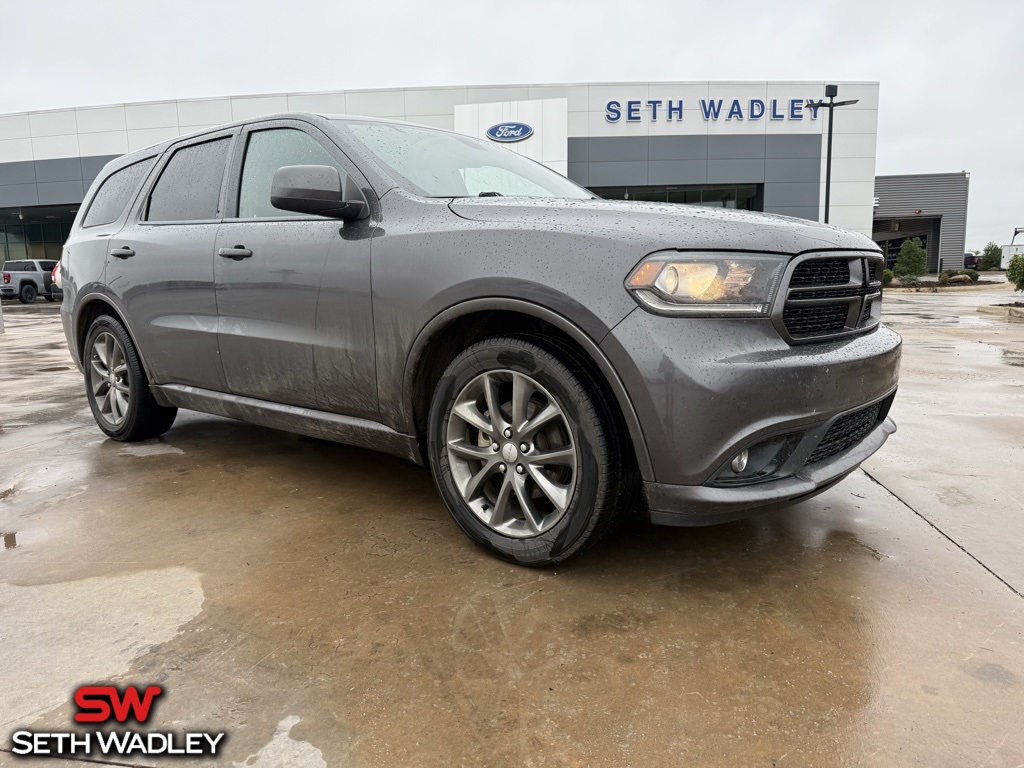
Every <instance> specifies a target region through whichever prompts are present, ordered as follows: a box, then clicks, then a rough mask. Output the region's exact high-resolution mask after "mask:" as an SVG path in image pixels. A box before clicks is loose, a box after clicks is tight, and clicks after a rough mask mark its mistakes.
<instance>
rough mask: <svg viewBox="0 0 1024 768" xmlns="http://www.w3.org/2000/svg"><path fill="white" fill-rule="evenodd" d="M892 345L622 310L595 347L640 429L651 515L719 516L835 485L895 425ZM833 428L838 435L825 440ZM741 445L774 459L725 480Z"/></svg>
mask: <svg viewBox="0 0 1024 768" xmlns="http://www.w3.org/2000/svg"><path fill="white" fill-rule="evenodd" d="M901 344H902V340H901V339H900V337H899V335H898V334H896V333H895V332H893V331H891V330H890V329H888V328H886V327H885V326H879V327H877V328H876V329H875V330H873V331H871V332H870V333H866V334H863V335H858V336H851V337H847V338H842V339H836V340H831V341H824V342H821V343H815V344H799V345H793V346H791V345H789V344H787V343H786V342H785V341H783V339H782V338H781V337H780V336H779V334H778V332H777V331H776V329H775V328H774V327H773V325H772V323H771V321H770V320H767V319H710V318H708V319H705V318H677V317H662V316H658V315H653V314H650V313H648V312H645V311H644V310H639V309H638V310H636V311H634V312H632V313H631V314H630V315H629V316H628V317H626V318H625V319H624V320H623V321H622V322H621V323H619V324H618V325H617V326H616V327H615V328H614V329H612V332H611V333H610V334H608V336H607V337H606V338H605V339H604V341H603V342H602V344H601V346H602V349H604V351H605V353H606V354H607V355H608V357H609V359H610V360H611V362H612V364H613V365H614V366H615V369H616V371H617V372H618V373H619V375H620V378H621V380H622V382H623V384H624V385H625V388H626V391H627V393H628V394H629V397H630V400H631V402H632V405H633V408H634V410H635V412H636V414H637V416H638V422H639V428H640V429H641V430H642V432H643V434H642V440H643V448H644V449H645V450H646V452H647V456H648V457H649V458H650V466H651V471H650V472H645V474H644V478H643V480H644V485H645V491H646V496H647V500H648V505H649V507H650V509H651V510H652V518H653V519H654V520H655V522H664V523H670V524H676V525H679V524H682V525H699V524H702V523H707V522H715V521H720V520H723V519H729V518H730V517H739V516H742V514H743V513H744V512H745V511H746V510H750V509H752V508H756V507H760V506H764V505H769V504H775V503H785V502H791V501H794V500H796V499H799V498H802V497H806V496H808V495H811V494H814V493H817V492H820V491H821V490H824V489H825V488H827V487H829V486H830V485H832V484H834V483H836V482H838V481H839V480H841V479H842V478H843V477H845V476H846V475H847V474H849V473H850V472H852V471H853V470H854V469H856V467H857V466H858V465H859V464H860V462H862V461H863V460H864V459H866V458H867V457H868V456H870V455H871V454H872V453H873V452H874V451H876V450H878V448H880V447H881V445H882V444H883V443H884V442H885V440H886V438H887V437H888V436H889V435H890V434H892V432H894V431H895V425H894V424H893V422H892V421H890V420H889V419H888V418H887V416H888V409H889V405H890V404H891V402H892V399H893V397H894V395H895V391H896V386H897V382H898V378H899V365H900V347H901ZM871 409H874V410H871ZM861 414H864V416H863V421H858V419H860V418H861ZM869 414H870V415H869ZM851 420H852V421H851ZM844 424H848V425H851V429H849V430H846V427H844V426H843V425H844ZM833 425H835V426H837V431H838V432H839V433H840V434H839V437H840V438H841V439H840V440H838V441H837V440H833V439H832V438H833V437H834V436H835V433H833V434H832V435H829V438H828V439H826V433H828V431H829V429H830V427H832V426H833ZM844 430H846V431H844ZM854 432H855V434H854ZM845 437H848V438H849V439H845ZM844 439H845V441H844ZM635 442H636V436H634V443H635ZM777 446H781V447H777ZM746 450H749V454H750V458H751V465H754V464H755V463H756V461H755V456H758V455H760V456H767V455H769V454H770V455H771V456H774V457H777V458H773V459H770V460H766V461H764V462H763V463H761V464H760V465H758V466H759V468H758V470H757V472H758V474H757V475H756V476H750V477H747V476H743V475H739V476H737V475H735V474H733V473H732V471H731V470H730V466H731V461H732V459H733V458H735V457H737V454H738V453H740V452H742V451H746ZM759 452H762V453H760V454H759ZM760 467H763V471H762V469H760ZM666 516H668V517H666ZM682 520H689V521H691V522H680V521H682Z"/></svg>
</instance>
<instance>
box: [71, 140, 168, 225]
mask: <svg viewBox="0 0 1024 768" xmlns="http://www.w3.org/2000/svg"><path fill="white" fill-rule="evenodd" d="M158 159H159V155H158V154H157V153H155V152H154V153H151V154H147V155H145V156H143V157H138V158H131V162H126V163H124V164H123V165H121V166H120V167H118V168H115V169H114V170H112V171H111V172H110V173H108V174H107V175H106V176H104V177H103V180H102V181H100V183H99V185H98V186H97V187H96V191H95V192H93V193H92V195H91V196H90V197H89V199H88V200H87V201H85V203H84V204H83V205H82V206H81V207H80V208H79V211H78V214H77V215H76V216H75V220H76V221H79V220H80V221H81V222H82V223H81V224H79V225H78V227H77V228H78V229H81V230H86V229H96V228H97V227H113V226H117V225H118V224H120V223H122V222H123V221H124V220H125V219H126V218H127V217H128V216H130V215H131V213H132V211H134V210H135V204H136V202H138V199H139V192H141V191H142V190H143V189H144V188H145V187H146V185H147V183H148V182H149V180H150V179H151V178H152V176H153V171H154V170H155V169H156V168H157V167H158V165H159V162H153V163H151V165H150V166H149V170H148V171H146V173H144V174H143V176H142V178H141V179H140V180H139V183H138V184H136V186H135V190H134V192H133V193H131V194H129V195H128V201H127V202H126V203H125V206H124V208H122V209H121V212H120V213H119V214H118V216H117V218H116V219H114V220H113V221H108V222H106V223H105V224H88V225H87V224H86V223H85V220H86V219H87V218H89V212H90V211H92V206H93V203H95V202H96V198H97V197H98V196H99V194H100V190H101V189H103V187H104V185H105V184H106V183H107V182H108V181H109V180H110V179H111V177H113V176H114V174H117V173H120V172H121V171H125V170H127V169H129V168H131V167H132V166H133V165H138V164H140V163H145V162H147V161H150V160H154V161H155V160H158ZM74 229H75V225H74V224H72V225H71V230H74ZM70 236H71V233H70V232H69V233H68V237H70ZM66 240H67V238H65V242H66Z"/></svg>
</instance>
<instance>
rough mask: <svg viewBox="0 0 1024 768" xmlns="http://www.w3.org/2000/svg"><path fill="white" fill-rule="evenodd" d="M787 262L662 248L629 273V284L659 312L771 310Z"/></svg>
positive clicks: (642, 300)
mask: <svg viewBox="0 0 1024 768" xmlns="http://www.w3.org/2000/svg"><path fill="white" fill-rule="evenodd" d="M783 266H784V261H782V260H781V259H780V258H779V257H778V256H755V255H748V254H736V255H732V254H702V253H694V254H692V255H691V254H682V253H678V252H676V251H673V252H671V253H656V254H654V255H652V256H649V257H647V258H646V259H644V260H643V261H642V262H640V264H639V266H637V268H636V269H634V270H633V272H632V273H631V274H630V275H629V277H628V278H626V289H627V290H628V291H630V292H631V293H632V294H633V296H635V297H636V299H637V301H639V302H640V303H641V304H643V305H645V306H647V307H649V308H650V309H652V310H654V311H656V312H664V313H669V314H676V315H718V316H721V315H735V316H738V317H751V316H759V315H767V314H768V311H769V309H770V308H771V303H772V298H773V297H774V295H775V290H776V288H777V287H778V283H779V276H780V275H781V274H782V268H783Z"/></svg>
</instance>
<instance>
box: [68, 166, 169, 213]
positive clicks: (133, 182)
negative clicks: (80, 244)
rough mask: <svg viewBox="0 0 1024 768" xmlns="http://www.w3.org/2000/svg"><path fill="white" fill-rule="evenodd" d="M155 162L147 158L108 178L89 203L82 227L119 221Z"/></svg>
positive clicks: (115, 172)
mask: <svg viewBox="0 0 1024 768" xmlns="http://www.w3.org/2000/svg"><path fill="white" fill-rule="evenodd" d="M155 161H156V158H155V157H150V158H146V159H145V160H141V161H139V162H137V163H133V164H132V165H129V166H127V167H125V168H122V169H121V170H119V171H114V172H113V173H112V174H110V175H109V176H107V178H106V179H104V181H103V184H102V185H101V186H100V188H99V190H98V191H97V192H96V196H95V197H93V199H92V202H91V203H89V210H88V211H87V212H86V214H85V220H84V221H83V222H82V226H83V227H98V226H102V225H104V224H112V223H114V222H115V221H117V220H118V219H119V218H120V217H121V214H122V213H123V212H124V209H125V208H126V207H128V203H130V202H131V201H132V200H133V199H134V197H135V193H136V192H138V189H139V186H140V185H141V184H142V181H143V179H145V178H146V176H147V175H148V174H149V170H150V169H151V168H152V167H153V163H154V162H155Z"/></svg>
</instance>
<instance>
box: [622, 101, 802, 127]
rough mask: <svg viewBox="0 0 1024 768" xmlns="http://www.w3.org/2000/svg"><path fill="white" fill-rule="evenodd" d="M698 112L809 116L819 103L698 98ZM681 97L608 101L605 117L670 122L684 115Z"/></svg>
mask: <svg viewBox="0 0 1024 768" xmlns="http://www.w3.org/2000/svg"><path fill="white" fill-rule="evenodd" d="M699 102H700V112H701V115H703V117H704V119H705V120H708V121H714V120H762V119H764V118H768V119H769V120H803V119H805V118H809V119H811V120H817V119H818V109H819V108H820V106H821V105H820V104H817V103H815V104H812V103H810V100H809V99H767V100H766V99H749V100H746V99H743V100H741V99H732V100H729V99H700V100H699ZM683 107H684V100H683V99H646V100H642V101H641V100H637V101H626V102H622V101H609V102H608V103H607V104H606V105H605V108H604V119H605V120H607V121H608V122H609V123H618V122H620V121H624V122H627V123H638V122H640V121H641V120H644V119H647V120H650V121H651V122H652V123H656V122H658V121H659V120H665V121H666V122H673V121H677V120H682V119H683V114H684V112H683Z"/></svg>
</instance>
